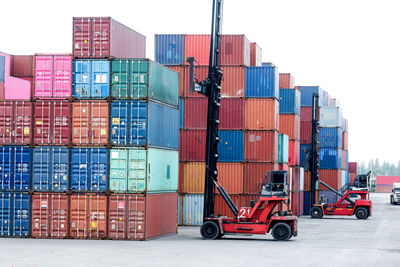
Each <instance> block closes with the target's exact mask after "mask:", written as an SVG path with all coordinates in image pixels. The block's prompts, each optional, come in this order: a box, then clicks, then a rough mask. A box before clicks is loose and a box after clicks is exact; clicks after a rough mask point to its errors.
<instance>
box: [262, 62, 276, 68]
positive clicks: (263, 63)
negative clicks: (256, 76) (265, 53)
mask: <svg viewBox="0 0 400 267" xmlns="http://www.w3.org/2000/svg"><path fill="white" fill-rule="evenodd" d="M261 66H262V67H272V66H273V65H272V63H271V62H262V63H261Z"/></svg>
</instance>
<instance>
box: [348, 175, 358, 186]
mask: <svg viewBox="0 0 400 267" xmlns="http://www.w3.org/2000/svg"><path fill="white" fill-rule="evenodd" d="M349 176H350V179H349V183H350V184H351V185H353V184H354V181H355V180H356V176H357V174H356V173H349Z"/></svg>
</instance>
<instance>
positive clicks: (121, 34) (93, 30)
mask: <svg viewBox="0 0 400 267" xmlns="http://www.w3.org/2000/svg"><path fill="white" fill-rule="evenodd" d="M72 51H73V54H74V56H75V57H80V58H88V57H90V58H110V57H114V58H145V57H146V37H145V36H143V35H141V34H140V33H137V32H136V31H134V30H132V29H130V28H129V27H126V26H125V25H123V24H121V23H119V22H117V21H115V20H113V19H112V18H110V17H83V18H73V44H72Z"/></svg>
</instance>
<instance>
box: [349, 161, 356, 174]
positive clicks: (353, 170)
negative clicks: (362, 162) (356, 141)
mask: <svg viewBox="0 0 400 267" xmlns="http://www.w3.org/2000/svg"><path fill="white" fill-rule="evenodd" d="M349 173H355V174H357V162H349Z"/></svg>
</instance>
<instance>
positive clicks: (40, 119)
mask: <svg viewBox="0 0 400 267" xmlns="http://www.w3.org/2000/svg"><path fill="white" fill-rule="evenodd" d="M33 113H34V115H33V117H34V122H33V131H34V134H33V143H34V144H36V145H68V144H69V143H70V140H71V139H70V138H71V136H70V132H71V128H70V118H71V103H69V102H66V101H60V100H53V101H37V102H34V107H33Z"/></svg>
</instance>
